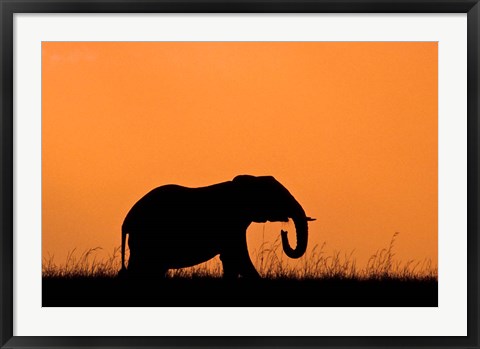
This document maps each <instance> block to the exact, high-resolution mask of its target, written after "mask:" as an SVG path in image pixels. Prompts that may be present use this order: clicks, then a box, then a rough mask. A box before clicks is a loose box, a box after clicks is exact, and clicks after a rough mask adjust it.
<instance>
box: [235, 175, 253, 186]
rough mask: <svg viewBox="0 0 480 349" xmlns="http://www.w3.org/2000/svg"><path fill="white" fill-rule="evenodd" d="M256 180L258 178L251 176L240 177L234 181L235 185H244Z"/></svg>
mask: <svg viewBox="0 0 480 349" xmlns="http://www.w3.org/2000/svg"><path fill="white" fill-rule="evenodd" d="M255 178H256V177H255V176H251V175H238V176H236V177H235V178H234V179H233V181H234V182H235V183H239V184H242V183H249V182H251V181H252V180H254V179H255Z"/></svg>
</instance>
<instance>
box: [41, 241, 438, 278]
mask: <svg viewBox="0 0 480 349" xmlns="http://www.w3.org/2000/svg"><path fill="white" fill-rule="evenodd" d="M398 235H399V233H394V234H393V236H392V239H391V240H390V244H389V246H388V247H386V248H383V249H381V250H377V251H376V252H375V253H374V254H372V255H371V256H370V258H369V259H368V262H367V264H366V266H365V267H363V268H358V267H357V264H356V260H355V256H354V251H352V252H351V253H349V254H347V253H344V254H341V253H340V252H333V254H331V255H329V256H326V254H325V252H324V248H325V246H326V243H323V244H322V245H318V244H317V245H315V246H314V247H313V249H312V250H311V251H310V252H308V253H306V254H305V256H303V257H302V258H300V259H299V260H298V261H297V262H296V263H293V265H292V263H291V262H290V263H289V262H288V259H287V258H285V260H284V256H283V250H282V246H281V241H280V239H279V238H277V239H276V240H275V241H274V242H264V243H262V245H261V246H260V251H259V252H258V251H254V252H253V253H252V254H253V256H254V258H252V262H253V263H254V265H255V267H256V268H257V271H258V272H259V274H260V275H261V276H262V278H266V279H295V280H309V279H349V280H372V279H376V280H384V279H400V280H438V268H437V266H434V265H432V263H431V260H423V261H422V262H420V261H415V260H408V261H407V262H401V261H397V260H395V258H394V257H395V253H394V247H395V240H396V238H397V236H398ZM99 250H101V248H100V247H96V248H91V249H88V250H86V251H84V252H82V253H81V254H80V256H79V257H77V256H76V253H77V252H76V249H73V250H72V251H70V252H69V253H68V254H67V258H66V261H65V263H64V264H61V265H57V264H56V263H55V261H54V256H49V257H48V258H45V257H44V258H43V263H42V277H43V278H78V277H82V278H102V277H103V278H105V277H106V278H113V277H116V276H117V273H118V271H119V270H120V267H121V256H120V247H116V248H114V250H113V253H112V254H111V255H110V256H109V257H108V258H106V259H102V260H97V258H96V256H95V254H96V252H98V251H99ZM127 250H128V249H127ZM127 260H128V258H127ZM222 273H223V269H222V265H221V262H220V260H219V259H218V256H217V257H216V258H214V259H211V260H209V261H207V262H205V263H202V264H198V265H195V266H193V267H189V268H182V269H170V270H169V271H168V272H167V278H220V277H221V276H222Z"/></svg>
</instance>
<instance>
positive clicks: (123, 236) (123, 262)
mask: <svg viewBox="0 0 480 349" xmlns="http://www.w3.org/2000/svg"><path fill="white" fill-rule="evenodd" d="M126 238H127V230H126V229H125V228H124V227H122V270H121V271H125V270H126V269H127V268H125V240H126Z"/></svg>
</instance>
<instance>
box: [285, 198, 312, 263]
mask: <svg viewBox="0 0 480 349" xmlns="http://www.w3.org/2000/svg"><path fill="white" fill-rule="evenodd" d="M297 205H298V207H297V208H296V210H295V211H296V213H295V214H294V215H293V216H292V217H291V218H292V219H293V223H294V224H295V231H296V233H297V246H296V248H295V249H293V248H291V247H290V243H289V242H288V236H287V235H288V232H286V231H284V230H282V232H281V235H282V246H283V250H284V251H285V254H286V255H287V256H288V257H290V258H295V259H296V258H300V257H302V256H303V255H304V254H305V251H306V250H307V243H308V221H310V220H313V218H309V217H307V216H306V215H305V211H304V210H303V208H302V207H301V206H300V204H298V203H297Z"/></svg>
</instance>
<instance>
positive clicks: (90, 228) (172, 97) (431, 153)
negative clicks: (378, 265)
mask: <svg viewBox="0 0 480 349" xmlns="http://www.w3.org/2000/svg"><path fill="white" fill-rule="evenodd" d="M437 60H438V56H437V43H315V42H310V43H299V42H296V43H281V42H279V43H161V42H159V43H71V42H65V43H60V42H59V43H56V42H44V43H42V165H43V167H42V171H43V177H42V180H43V185H42V190H43V191H42V209H43V212H42V214H43V216H42V217H43V221H42V230H43V231H42V234H43V247H42V249H43V253H44V254H46V253H49V254H50V255H55V260H56V261H57V262H61V261H63V260H64V258H65V256H66V253H67V251H70V250H72V249H74V248H77V250H80V251H82V250H84V249H87V248H92V247H97V246H99V247H102V248H103V249H105V250H106V251H108V252H110V251H111V250H113V248H114V247H116V246H120V227H121V224H122V222H123V219H124V217H125V215H126V213H127V212H128V210H129V208H130V207H131V206H132V205H133V204H134V203H135V202H136V201H137V200H138V199H139V198H140V197H141V196H143V195H144V194H145V193H147V192H148V191H149V190H151V189H152V188H154V187H157V186H160V185H163V184H168V183H177V184H182V185H185V186H192V187H195V186H203V185H209V184H213V183H217V182H222V181H226V180H230V179H232V178H233V177H235V176H236V175H238V174H253V175H273V176H274V177H275V178H277V180H278V181H280V182H281V183H282V184H284V185H285V186H286V187H287V188H288V189H289V190H290V192H291V193H292V194H293V195H294V196H295V197H296V198H297V200H298V201H299V202H300V203H301V204H302V205H303V207H304V209H305V211H306V212H307V214H308V215H310V216H312V217H315V218H317V221H315V222H312V223H311V224H310V242H309V246H310V247H313V246H314V245H315V244H323V243H324V242H325V243H326V248H325V251H326V252H327V253H328V252H331V251H334V250H335V251H342V253H343V252H347V253H349V252H351V251H352V250H355V256H356V258H357V261H358V263H359V264H363V263H364V262H365V261H366V260H367V258H368V257H369V256H371V255H372V254H373V253H374V252H375V251H376V250H378V249H381V248H384V247H387V245H388V243H389V241H390V239H391V237H392V235H393V234H394V233H395V232H399V233H400V235H399V236H398V238H397V242H396V246H395V253H396V258H397V259H399V260H402V261H407V260H410V259H415V260H424V259H425V258H430V259H432V261H433V262H434V263H435V264H436V261H437V241H438V240H437V229H438V225H437V178H438V176H437V165H438V161H437V155H438V154H437V141H438V138H437V126H438V121H437V113H438V110H437V100H438V94H437V90H438V88H437V87H438V81H437V68H438V64H437ZM280 228H281V225H280V223H267V224H265V225H262V224H254V225H253V226H251V228H250V229H249V233H248V238H249V240H248V241H249V248H250V250H251V251H253V250H254V249H257V248H258V247H259V245H260V244H261V242H262V239H263V238H265V239H266V240H270V241H273V240H274V239H275V238H277V237H278V232H279V229H280ZM263 229H265V233H264V234H263V233H262V232H263ZM291 229H292V230H293V224H292V227H291ZM285 258H287V257H285Z"/></svg>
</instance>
